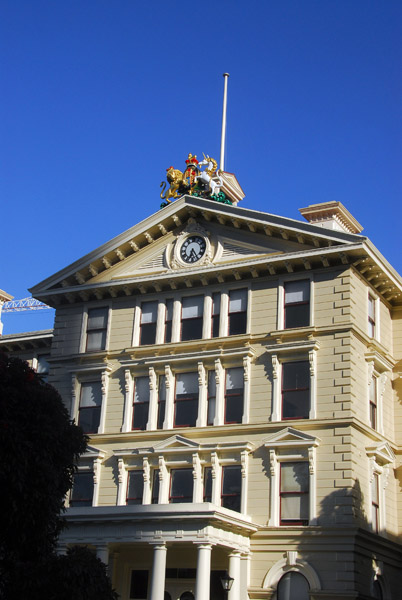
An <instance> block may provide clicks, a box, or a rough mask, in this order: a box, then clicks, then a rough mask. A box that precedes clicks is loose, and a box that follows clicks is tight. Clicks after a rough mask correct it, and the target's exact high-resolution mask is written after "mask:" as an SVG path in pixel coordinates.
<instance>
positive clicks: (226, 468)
mask: <svg viewBox="0 0 402 600" xmlns="http://www.w3.org/2000/svg"><path fill="white" fill-rule="evenodd" d="M229 470H236V471H238V472H239V473H240V491H239V492H235V493H231V494H229V493H227V492H224V490H223V486H224V484H225V471H229ZM242 485H243V482H242V477H241V465H225V466H223V467H222V481H221V506H223V507H224V508H225V504H224V502H225V498H237V499H238V505H239V510H238V511H236V512H240V510H241V488H242ZM230 510H236V509H233V508H232V509H230Z"/></svg>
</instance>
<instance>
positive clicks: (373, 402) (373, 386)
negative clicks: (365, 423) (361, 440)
mask: <svg viewBox="0 0 402 600" xmlns="http://www.w3.org/2000/svg"><path fill="white" fill-rule="evenodd" d="M369 397H370V425H371V427H372V428H373V429H377V377H375V376H374V375H373V377H372V378H371V382H370V387H369Z"/></svg>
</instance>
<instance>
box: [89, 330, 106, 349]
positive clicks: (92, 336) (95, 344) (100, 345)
mask: <svg viewBox="0 0 402 600" xmlns="http://www.w3.org/2000/svg"><path fill="white" fill-rule="evenodd" d="M105 346H106V329H102V330H101V331H88V336H87V350H88V351H89V350H104V348H105Z"/></svg>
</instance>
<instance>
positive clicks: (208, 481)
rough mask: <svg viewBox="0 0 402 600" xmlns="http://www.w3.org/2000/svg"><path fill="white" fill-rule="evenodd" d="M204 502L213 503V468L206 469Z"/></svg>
mask: <svg viewBox="0 0 402 600" xmlns="http://www.w3.org/2000/svg"><path fill="white" fill-rule="evenodd" d="M203 502H212V467H205V469H204V492H203Z"/></svg>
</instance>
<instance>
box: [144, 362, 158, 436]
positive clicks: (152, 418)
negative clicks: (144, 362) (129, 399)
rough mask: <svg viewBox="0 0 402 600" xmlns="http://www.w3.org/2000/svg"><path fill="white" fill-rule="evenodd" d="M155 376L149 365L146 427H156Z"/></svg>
mask: <svg viewBox="0 0 402 600" xmlns="http://www.w3.org/2000/svg"><path fill="white" fill-rule="evenodd" d="M156 381H157V377H156V373H155V369H154V368H153V367H149V411H148V422H147V429H148V430H151V431H152V430H154V429H156V418H157V411H158V390H157V383H156Z"/></svg>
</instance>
